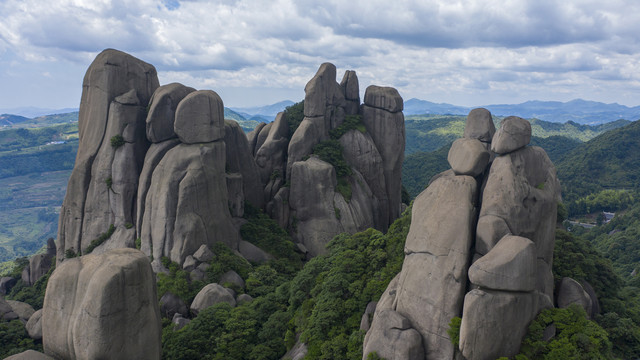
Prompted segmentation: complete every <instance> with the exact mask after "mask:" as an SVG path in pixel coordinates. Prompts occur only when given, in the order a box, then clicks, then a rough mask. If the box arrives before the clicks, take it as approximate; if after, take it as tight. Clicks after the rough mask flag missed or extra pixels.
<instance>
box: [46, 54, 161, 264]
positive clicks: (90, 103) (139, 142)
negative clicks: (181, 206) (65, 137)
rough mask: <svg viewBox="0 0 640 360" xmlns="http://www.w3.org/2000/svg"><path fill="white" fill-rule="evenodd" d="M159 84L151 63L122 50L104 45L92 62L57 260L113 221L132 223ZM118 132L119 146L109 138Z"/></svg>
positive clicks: (92, 237)
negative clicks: (149, 109)
mask: <svg viewBox="0 0 640 360" xmlns="http://www.w3.org/2000/svg"><path fill="white" fill-rule="evenodd" d="M158 86H159V84H158V77H157V74H156V70H155V68H154V67H153V66H152V65H149V64H147V63H145V62H143V61H141V60H139V59H136V58H134V57H133V56H131V55H128V54H125V53H123V52H120V51H117V50H113V49H108V50H105V51H103V52H102V53H100V54H99V55H98V56H97V57H96V59H95V60H94V61H93V62H92V63H91V65H90V66H89V69H88V70H87V72H86V75H85V77H84V81H83V91H82V98H81V102H80V114H79V118H78V130H79V138H80V142H79V145H78V155H77V157H76V163H75V165H74V170H73V172H72V174H71V177H70V179H69V184H68V186H67V193H66V195H65V200H64V203H63V205H62V209H61V210H60V221H59V226H58V249H57V256H58V260H62V259H64V254H65V251H67V250H73V251H74V252H76V253H79V252H81V251H82V249H85V248H86V247H87V246H88V245H89V243H90V242H91V241H92V240H93V239H95V238H96V237H97V236H98V235H99V234H100V233H102V232H104V231H106V229H107V228H108V227H109V224H115V225H117V226H120V225H124V224H125V223H126V222H130V223H133V217H134V214H133V213H132V209H133V206H131V205H132V203H131V202H132V201H133V200H132V199H133V195H134V194H135V192H136V190H137V178H138V174H139V171H140V169H141V168H142V160H143V159H144V152H145V151H146V148H147V147H148V143H147V140H146V137H145V135H144V133H145V130H144V129H145V108H146V106H147V104H148V103H149V99H150V98H151V95H152V94H153V92H154V91H155V89H156V88H157V87H158ZM116 135H120V136H122V139H123V140H124V142H125V144H124V145H123V146H120V147H119V148H117V149H116V148H113V147H112V146H111V141H110V139H111V138H112V137H113V136H116ZM112 172H115V173H113V174H112ZM117 174H120V177H118V176H117ZM109 178H110V179H111V183H112V185H111V189H110V188H109V186H107V184H106V183H107V179H109ZM107 199H108V200H107Z"/></svg>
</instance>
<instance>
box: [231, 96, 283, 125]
mask: <svg viewBox="0 0 640 360" xmlns="http://www.w3.org/2000/svg"><path fill="white" fill-rule="evenodd" d="M293 104H295V103H294V102H293V101H291V100H284V101H280V102H277V103H275V104H271V105H265V106H254V107H232V108H230V109H231V110H233V111H235V112H237V113H239V114H240V115H242V116H244V118H245V119H247V120H257V121H264V122H271V121H273V120H274V118H275V117H276V115H278V113H279V112H281V111H284V109H285V108H286V107H287V106H291V105H293Z"/></svg>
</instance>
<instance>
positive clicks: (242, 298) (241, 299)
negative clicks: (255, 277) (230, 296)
mask: <svg viewBox="0 0 640 360" xmlns="http://www.w3.org/2000/svg"><path fill="white" fill-rule="evenodd" d="M236 301H237V302H238V305H242V304H244V303H250V302H252V301H253V297H252V296H251V295H249V294H240V295H238V297H237V298H236Z"/></svg>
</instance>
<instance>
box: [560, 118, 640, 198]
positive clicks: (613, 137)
mask: <svg viewBox="0 0 640 360" xmlns="http://www.w3.org/2000/svg"><path fill="white" fill-rule="evenodd" d="M556 168H557V169H558V177H560V180H561V181H562V184H563V188H564V189H565V191H564V192H563V196H564V199H565V201H573V200H576V199H578V198H580V197H583V196H586V195H588V194H591V193H596V192H598V191H600V190H603V189H637V188H638V186H639V184H640V121H635V122H633V123H630V124H629V125H627V126H624V127H622V128H618V129H614V130H611V131H608V132H606V133H604V134H602V135H599V136H598V137H596V138H594V139H592V140H590V141H588V142H586V143H584V144H581V145H580V146H578V147H576V148H575V149H573V150H572V151H570V152H569V153H568V154H566V155H565V156H564V157H563V158H562V159H561V161H559V162H558V163H557V164H556Z"/></svg>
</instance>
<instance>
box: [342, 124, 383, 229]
mask: <svg viewBox="0 0 640 360" xmlns="http://www.w3.org/2000/svg"><path fill="white" fill-rule="evenodd" d="M340 145H342V154H343V156H344V159H345V161H346V162H347V164H349V166H351V167H352V168H353V169H355V170H356V171H358V172H359V173H360V174H362V177H363V178H364V180H365V182H366V183H367V184H368V186H369V189H371V192H372V193H373V196H374V197H375V200H374V210H375V212H374V215H375V216H374V219H373V225H374V227H375V228H376V229H380V230H381V231H386V230H387V227H388V225H389V224H388V222H389V198H388V194H387V185H386V182H385V176H384V169H383V162H382V156H380V152H379V151H378V149H377V148H376V144H375V143H374V142H373V139H371V136H370V135H369V134H368V133H362V132H360V131H358V130H350V131H348V132H346V133H345V134H344V135H343V136H342V137H341V138H340Z"/></svg>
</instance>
